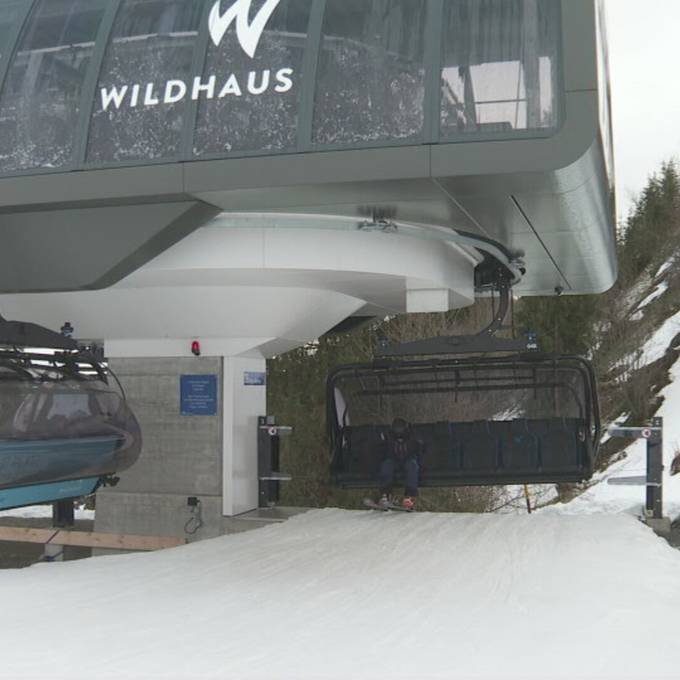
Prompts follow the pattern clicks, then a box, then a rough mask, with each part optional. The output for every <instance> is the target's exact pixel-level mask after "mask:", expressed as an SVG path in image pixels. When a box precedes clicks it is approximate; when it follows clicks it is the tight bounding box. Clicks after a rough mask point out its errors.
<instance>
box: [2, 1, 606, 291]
mask: <svg viewBox="0 0 680 680" xmlns="http://www.w3.org/2000/svg"><path fill="white" fill-rule="evenodd" d="M37 2H38V0H26V5H25V7H23V8H22V11H21V12H20V15H19V16H17V17H16V21H15V25H14V27H13V29H12V31H11V33H10V38H9V41H8V43H7V45H6V49H4V50H3V52H2V55H3V56H2V60H1V61H0V92H2V91H3V90H4V84H5V83H6V82H7V75H8V73H9V70H10V66H11V64H12V60H13V59H14V56H15V54H16V53H17V50H18V48H19V45H20V41H21V40H22V38H23V34H24V28H25V27H26V26H27V25H29V24H28V22H29V18H30V16H32V12H33V9H34V8H35V7H37V6H38V5H37ZM201 2H202V5H201V6H202V9H203V15H202V20H201V25H200V27H199V29H198V33H197V35H196V40H195V44H194V45H193V50H194V51H193V55H192V74H194V73H203V67H204V65H205V63H206V55H207V54H208V49H209V48H210V45H211V42H210V38H209V36H208V21H207V17H208V12H209V9H210V7H211V6H212V4H213V2H214V0H201ZM327 4H328V3H327V2H326V0H313V1H312V2H311V5H310V6H311V13H310V16H309V19H308V22H309V23H308V33H307V36H306V46H307V47H306V50H305V52H304V56H303V59H304V62H303V65H302V68H303V70H304V77H303V78H302V80H301V82H300V84H299V90H300V91H299V93H298V97H299V99H298V101H299V104H300V108H299V115H298V118H297V141H296V146H295V148H291V149H287V150H284V151H282V152H271V151H270V150H268V149H258V150H255V151H230V150H229V149H225V151H224V152H220V153H217V154H203V155H200V156H196V155H194V153H193V148H194V136H195V128H196V120H197V118H196V116H197V112H198V103H197V102H195V101H191V100H188V101H187V102H186V105H187V108H186V111H185V116H184V120H183V121H182V123H183V129H182V131H181V139H180V144H179V151H178V152H177V154H176V155H172V156H171V157H165V158H163V159H158V160H154V159H143V160H138V161H133V162H106V163H102V164H97V163H89V162H87V161H86V151H87V147H88V136H89V134H90V127H91V125H90V123H91V113H92V111H93V106H94V99H95V96H96V92H97V82H98V78H99V71H100V69H101V68H102V65H103V63H104V60H105V55H106V51H107V49H108V48H109V43H110V40H111V34H112V30H113V27H114V25H115V21H116V17H117V15H118V13H119V11H120V7H122V6H123V5H122V3H121V2H120V1H119V0H113V1H112V2H110V3H106V7H105V11H104V16H103V19H102V21H101V24H100V26H99V32H98V34H97V36H96V44H95V45H94V52H93V54H92V56H91V59H90V64H89V66H88V73H87V77H86V79H85V80H84V83H83V87H82V92H81V94H80V100H79V107H80V109H79V111H80V115H79V123H78V129H77V130H75V131H74V134H75V141H74V147H73V150H72V153H73V155H72V158H71V160H70V162H69V163H68V164H66V165H65V166H64V167H58V168H54V167H53V168H34V169H31V170H26V171H17V172H14V171H11V172H8V173H3V174H2V175H1V176H0V226H2V227H3V233H4V235H5V236H4V238H5V245H6V248H5V249H4V250H5V252H6V253H7V255H6V256H5V257H6V258H7V259H8V261H7V262H4V261H0V272H2V275H0V291H1V292H5V293H13V292H44V291H56V290H60V291H66V290H84V289H93V288H103V287H107V286H110V285H112V284H114V283H116V282H117V281H119V280H120V279H122V278H123V277H125V276H127V275H128V274H130V273H131V272H132V271H134V270H135V269H137V268H139V267H140V266H141V265H143V264H144V263H145V262H148V261H149V260H150V259H151V258H153V257H154V256H156V255H158V254H159V253H161V252H163V251H164V250H166V249H167V248H169V247H170V246H172V245H174V244H175V243H177V242H178V241H179V240H181V239H182V238H184V237H186V236H187V235H188V234H190V233H191V232H192V231H194V230H196V229H197V228H199V227H201V226H203V225H205V224H207V223H209V222H210V221H211V220H212V219H214V218H215V217H216V216H217V215H219V213H220V212H222V211H226V214H227V215H233V216H237V215H243V214H252V213H254V212H257V213H260V214H268V215H272V216H286V217H294V216H298V215H303V216H306V217H308V218H314V219H315V220H316V222H317V224H319V225H323V224H324V222H325V221H326V220H333V219H334V218H337V217H341V218H344V219H350V220H355V225H356V227H358V228H361V225H362V224H363V222H364V221H365V220H366V218H367V217H371V216H372V215H375V214H376V213H382V214H389V215H391V220H392V221H393V222H394V224H396V225H398V226H399V228H400V230H401V229H402V228H404V225H408V226H410V227H411V228H412V230H414V231H415V230H418V229H419V230H422V231H423V232H424V233H425V232H427V234H426V235H425V237H426V238H429V237H431V232H432V229H439V230H441V231H442V232H444V231H447V232H449V234H451V235H453V234H458V235H464V234H470V235H474V237H475V238H476V239H477V240H478V243H482V242H483V241H486V242H488V243H489V244H495V245H498V244H500V245H501V246H502V247H504V248H506V249H508V250H509V251H511V252H518V251H524V252H525V253H526V258H525V260H526V268H525V273H526V275H525V276H524V277H523V280H522V281H521V282H520V284H519V292H520V293H521V294H523V295H528V294H530V295H549V294H552V293H553V292H554V291H555V290H556V289H560V290H564V292H565V293H566V294H569V293H584V294H585V293H599V292H603V291H604V290H606V289H607V288H608V287H609V286H611V285H612V283H613V281H614V280H615V277H616V261H615V239H614V219H613V212H612V210H611V198H612V197H611V190H612V181H613V177H612V176H611V174H610V172H609V169H608V164H607V158H608V154H609V151H608V148H607V140H608V139H609V135H608V130H605V129H603V128H602V126H603V125H606V124H607V123H606V120H605V119H604V118H601V117H600V116H598V107H599V106H604V105H605V102H604V101H603V98H604V97H605V96H606V93H605V88H606V83H603V82H600V80H601V79H600V78H599V76H598V68H597V64H598V61H600V62H601V58H600V56H599V55H598V34H597V32H598V22H597V5H596V0H559V14H560V16H559V17H558V20H559V30H558V32H557V35H558V39H559V45H557V46H556V53H557V54H558V55H559V58H556V60H555V71H556V78H557V81H558V82H557V83H556V85H555V86H556V87H557V88H558V92H557V93H556V101H557V102H558V104H557V105H558V106H559V107H561V111H558V112H556V115H557V117H556V120H555V121H554V127H550V128H539V129H535V130H530V131H522V130H513V131H512V132H511V133H506V132H504V131H503V129H502V128H499V129H498V130H495V131H493V132H488V133H486V134H475V133H472V132H471V133H469V134H468V133H465V135H461V137H460V138H456V139H451V138H447V137H445V136H443V135H442V130H441V110H440V109H441V107H440V102H441V97H442V93H441V68H442V64H443V63H444V62H443V60H444V58H445V54H444V49H443V48H444V47H445V45H444V42H443V30H442V28H443V27H442V17H443V13H444V11H445V9H446V0H426V2H425V7H426V10H427V15H426V16H425V17H424V21H425V22H426V23H425V26H426V38H427V40H426V45H425V53H424V62H423V65H422V67H423V68H424V69H425V73H426V81H425V82H424V88H425V94H424V111H423V115H424V127H423V130H422V133H420V134H419V135H418V136H417V137H413V138H410V139H396V138H395V139H386V140H382V141H380V142H374V141H363V142H357V143H351V144H342V145H340V144H328V145H323V146H321V145H317V144H314V143H313V140H312V134H311V133H312V128H313V115H314V105H315V96H314V94H315V87H316V85H317V74H318V71H319V66H320V58H321V55H320V46H321V40H322V31H323V26H324V12H325V9H326V6H327ZM305 20H307V18H306V17H305ZM10 43H11V44H10ZM224 68H225V71H224V75H226V74H228V72H229V71H228V65H225V67H224ZM603 71H604V72H606V67H605V68H604V70H603ZM220 75H223V74H222V72H221V71H220ZM74 172H77V173H78V174H77V181H74V179H75V178H76V175H74ZM316 218H318V219H316ZM133 226H134V228H132V227H133ZM321 228H324V227H323V226H321ZM112 231H115V234H116V239H115V242H116V246H117V247H116V248H107V249H101V248H95V247H94V246H91V247H90V246H88V244H94V243H96V242H100V240H99V239H100V236H99V234H100V233H101V234H104V233H105V234H107V239H108V240H107V242H110V238H109V236H110V233H111V232H112ZM85 236H86V237H87V238H85ZM101 238H103V236H102V237H101ZM442 240H446V239H445V238H444V237H443V236H442ZM27 241H30V242H31V243H33V244H35V246H34V251H35V252H32V253H28V254H27V253H25V252H23V251H22V252H21V253H20V254H21V257H23V258H24V260H25V262H24V264H23V266H21V267H18V268H17V269H16V271H15V270H14V269H13V268H12V267H11V266H9V265H10V264H12V263H14V262H15V261H16V259H17V255H16V254H15V252H17V251H18V250H19V248H22V247H24V244H25V243H26V242H27ZM48 241H49V244H50V245H49V248H48V247H47V246H45V252H43V251H42V250H41V244H42V243H48ZM74 241H77V242H79V245H80V249H81V250H83V251H87V252H84V255H85V256H84V257H80V258H78V259H74V258H73V255H72V252H71V251H70V250H69V249H67V248H66V246H65V245H64V244H66V243H70V242H74ZM88 247H89V250H87V249H88ZM494 247H495V246H494ZM482 250H483V251H484V250H485V249H484V248H483V247H482ZM487 251H488V250H487ZM49 256H51V257H54V258H55V259H56V260H62V261H65V260H67V259H69V258H70V263H71V266H70V267H63V268H61V269H59V270H58V271H57V270H56V269H55V270H52V269H50V270H47V269H46V268H44V267H41V266H39V263H40V261H41V260H42V259H44V258H45V257H49ZM10 258H11V259H10ZM0 260H2V258H0Z"/></svg>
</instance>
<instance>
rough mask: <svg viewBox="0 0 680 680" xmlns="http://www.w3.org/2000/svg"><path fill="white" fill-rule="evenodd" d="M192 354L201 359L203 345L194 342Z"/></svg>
mask: <svg viewBox="0 0 680 680" xmlns="http://www.w3.org/2000/svg"><path fill="white" fill-rule="evenodd" d="M191 353H192V354H193V355H194V356H195V357H200V356H201V343H200V342H199V341H198V340H194V341H193V342H192V343H191Z"/></svg>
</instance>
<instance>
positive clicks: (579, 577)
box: [0, 510, 680, 680]
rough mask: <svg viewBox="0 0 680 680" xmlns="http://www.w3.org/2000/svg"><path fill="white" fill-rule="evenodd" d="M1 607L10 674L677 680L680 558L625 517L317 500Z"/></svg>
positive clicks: (51, 581) (15, 596)
mask: <svg viewBox="0 0 680 680" xmlns="http://www.w3.org/2000/svg"><path fill="white" fill-rule="evenodd" d="M0 601H1V602H2V603H3V607H2V612H3V622H4V623H3V630H2V635H0V650H1V657H2V663H1V664H0V677H2V678H11V679H12V680H17V679H19V678H29V677H31V678H46V677H50V678H69V679H70V680H71V679H73V680H75V679H79V678H92V677H96V678H98V679H101V678H116V679H122V678H144V679H145V680H147V679H151V678H163V679H164V680H165V679H170V678H182V679H183V680H186V679H187V678H200V679H201V680H203V679H208V678H220V679H227V678H229V679H231V678H233V679H238V680H248V679H255V678H257V679H262V680H264V679H265V678H266V679H267V680H307V679H309V680H312V679H313V680H323V679H326V680H330V679H337V680H355V679H357V680H361V679H363V678H366V679H370V680H375V678H390V679H400V678H408V679H409V680H413V679H416V678H417V679H418V680H428V679H443V678H446V679H451V678H457V679H458V678H460V679H467V678H475V679H481V678H485V679H486V678H489V679H490V678H493V679H501V678H502V679H503V680H507V679H509V678H517V679H519V678H521V679H522V680H527V679H540V680H552V679H554V678H559V679H564V680H567V679H568V680H581V679H585V678H598V679H601V680H603V679H605V678H606V679H609V678H611V679H612V680H628V679H633V678H635V679H636V680H642V679H643V678H644V679H648V678H652V677H653V678H669V679H670V678H677V677H678V662H677V658H676V655H675V654H674V653H672V650H673V649H674V648H675V643H676V632H675V627H676V624H677V617H678V612H679V611H680V553H678V552H676V551H674V550H673V549H671V548H669V547H668V546H667V545H666V543H664V542H663V541H662V540H661V539H659V538H657V537H656V536H655V535H654V534H653V533H652V532H651V531H649V530H648V529H647V528H645V527H644V526H643V525H642V524H640V523H639V522H637V521H636V520H635V519H633V518H631V517H627V516H613V517H606V516H593V517H559V516H550V515H533V516H509V515H504V516H497V515H479V516H471V515H443V514H428V513H416V514H414V515H403V514H401V513H394V514H382V513H375V512H370V511H366V512H364V511H354V512H350V511H343V510H320V511H314V512H310V513H308V514H305V515H302V516H298V517H295V518H293V519H291V520H289V521H288V522H287V523H285V524H279V525H276V526H272V527H268V528H266V529H261V530H257V531H253V532H249V533H245V534H235V535H231V536H226V537H223V538H219V539H215V540H212V541H205V542H202V543H197V544H192V545H190V546H186V547H182V548H178V549H175V550H171V551H166V552H163V553H154V554H146V555H139V554H137V555H127V556H119V557H109V558H97V559H91V560H83V561H81V562H71V563H65V564H52V565H38V566H36V567H32V568H30V569H25V570H22V571H13V572H2V573H0ZM641 631H642V633H643V634H641Z"/></svg>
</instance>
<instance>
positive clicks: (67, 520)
mask: <svg viewBox="0 0 680 680" xmlns="http://www.w3.org/2000/svg"><path fill="white" fill-rule="evenodd" d="M74 524H75V508H74V506H73V501H72V500H66V501H56V503H52V526H53V527H55V528H59V529H68V528H70V527H72V526H73V525H74Z"/></svg>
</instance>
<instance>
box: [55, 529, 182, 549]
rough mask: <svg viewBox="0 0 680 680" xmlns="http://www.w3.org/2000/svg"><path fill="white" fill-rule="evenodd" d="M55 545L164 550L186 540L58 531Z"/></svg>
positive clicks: (168, 537)
mask: <svg viewBox="0 0 680 680" xmlns="http://www.w3.org/2000/svg"><path fill="white" fill-rule="evenodd" d="M50 543H55V544H56V545H65V546H78V547H79V548H106V549H109V550H149V551H151V550H164V549H165V548H177V547H178V546H180V545H184V544H185V543H186V540H185V539H183V538H174V537H171V536H133V535H130V534H101V533H94V532H93V533H85V532H82V531H60V532H59V533H58V534H57V536H56V537H55V538H54V539H52V541H50Z"/></svg>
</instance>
